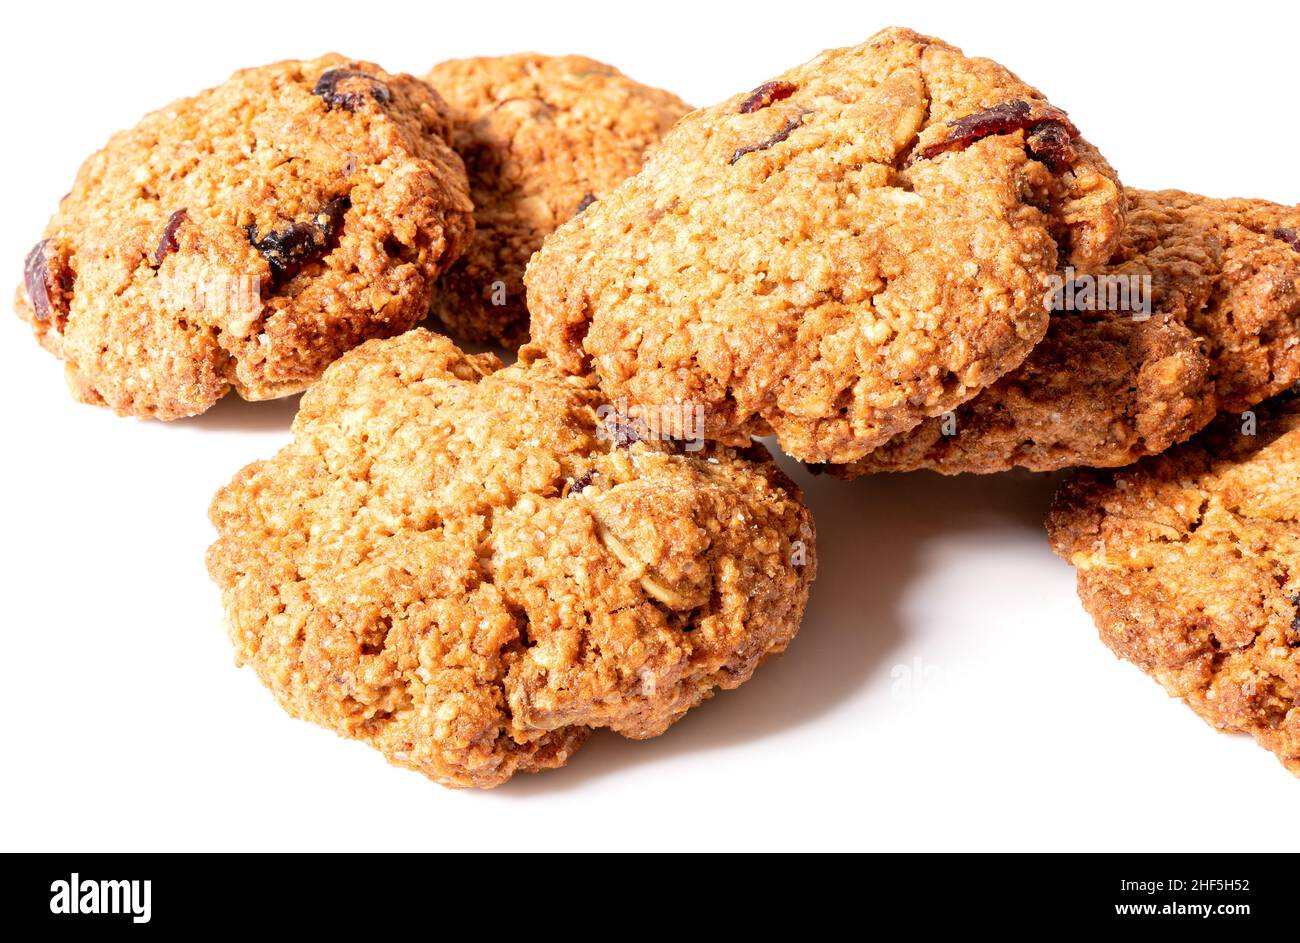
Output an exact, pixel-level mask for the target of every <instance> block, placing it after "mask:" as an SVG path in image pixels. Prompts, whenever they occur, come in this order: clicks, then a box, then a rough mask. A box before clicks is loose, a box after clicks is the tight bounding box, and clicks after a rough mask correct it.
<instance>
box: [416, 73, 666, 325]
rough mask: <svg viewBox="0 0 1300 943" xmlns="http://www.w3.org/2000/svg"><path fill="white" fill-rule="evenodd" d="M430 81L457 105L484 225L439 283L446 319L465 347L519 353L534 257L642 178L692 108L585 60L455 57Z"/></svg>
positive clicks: (462, 149)
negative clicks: (554, 236) (568, 226)
mask: <svg viewBox="0 0 1300 943" xmlns="http://www.w3.org/2000/svg"><path fill="white" fill-rule="evenodd" d="M427 79H428V81H429V83H430V84H432V85H433V86H434V88H436V89H437V90H438V91H439V92H440V93H441V94H442V96H443V98H444V99H446V100H447V102H448V103H449V104H450V105H451V106H452V123H453V130H452V139H451V141H452V146H453V147H455V148H456V150H457V151H458V152H459V153H460V155H461V157H462V158H464V160H465V168H466V170H467V171H468V172H469V182H470V193H471V195H472V197H473V200H474V219H475V222H476V223H477V227H478V228H477V231H476V233H475V236H474V239H473V241H472V242H471V243H470V247H469V250H468V251H467V252H466V253H465V255H464V256H463V257H462V258H461V260H460V261H459V262H458V263H457V264H456V265H455V266H454V267H453V268H452V269H451V271H450V272H448V273H447V276H446V277H445V278H444V279H443V280H442V281H441V282H440V283H439V285H438V288H437V291H436V292H435V294H434V303H433V314H434V317H435V318H436V319H437V320H438V321H439V322H440V323H441V325H442V326H443V327H445V328H446V329H447V331H448V332H449V333H451V334H452V335H453V336H455V337H458V338H461V339H463V340H467V341H473V342H476V343H484V344H486V343H495V344H502V345H504V346H507V347H512V348H513V347H518V346H519V345H520V344H522V343H523V342H524V341H526V340H527V339H528V308H527V306H526V305H525V304H524V267H525V266H526V265H527V264H528V259H529V258H530V257H531V256H532V254H533V253H534V252H536V251H537V249H538V248H540V247H541V244H542V240H543V239H544V238H545V237H546V236H548V235H550V234H551V233H552V232H553V231H554V230H555V228H556V227H557V226H559V225H560V224H561V223H563V222H565V221H567V220H569V219H571V218H572V217H574V216H576V215H577V214H578V213H580V212H582V211H583V210H584V209H586V208H587V207H588V206H590V205H591V204H592V203H593V202H594V201H596V200H598V199H600V198H601V197H603V196H605V195H606V194H607V193H609V192H610V191H611V190H613V189H614V187H616V186H617V185H618V184H620V183H621V182H622V181H624V180H625V179H627V178H628V177H630V176H632V174H634V173H636V172H637V171H638V170H640V169H641V164H642V159H643V156H644V154H645V152H646V150H647V149H648V148H650V147H651V146H652V145H654V144H656V143H658V141H659V139H660V138H662V137H663V135H664V134H665V132H667V131H668V129H669V128H671V127H672V126H673V123H674V122H676V121H677V119H678V118H680V117H681V116H682V115H684V114H686V113H687V112H688V111H690V107H689V106H688V105H686V104H685V103H684V102H683V101H682V100H681V99H679V98H678V97H677V96H676V95H673V94H671V93H670V92H665V91H663V90H661V89H657V88H651V87H650V86H648V85H642V84H641V83H640V82H634V81H633V80H632V79H630V78H628V77H627V76H626V75H624V74H623V73H621V72H619V71H618V70H617V69H615V68H614V67H613V66H610V65H606V64H605V63H603V62H597V61H596V60H595V59H588V58H586V57H585V56H543V55H538V54H537V53H521V54H518V55H512V56H485V57H480V58H474V59H454V60H451V61H449V62H444V63H442V64H440V65H437V66H434V68H433V71H432V72H430V73H429V75H428V76H427Z"/></svg>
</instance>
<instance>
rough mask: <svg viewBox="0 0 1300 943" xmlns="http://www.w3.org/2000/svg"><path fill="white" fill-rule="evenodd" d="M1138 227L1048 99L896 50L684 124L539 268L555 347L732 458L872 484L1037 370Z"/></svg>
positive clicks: (541, 300) (874, 50)
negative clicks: (953, 413)
mask: <svg viewBox="0 0 1300 943" xmlns="http://www.w3.org/2000/svg"><path fill="white" fill-rule="evenodd" d="M1122 217H1123V201H1122V191H1121V188H1120V186H1119V184H1118V182H1117V181H1116V179H1115V176H1114V173H1113V172H1112V171H1111V170H1110V168H1109V167H1108V166H1107V165H1106V163H1105V161H1104V160H1103V159H1102V158H1101V157H1100V155H1098V153H1097V152H1096V150H1095V149H1094V148H1093V147H1092V146H1091V145H1089V144H1088V143H1087V142H1086V141H1084V140H1083V139H1082V138H1081V137H1079V136H1078V133H1077V131H1076V129H1075V127H1074V125H1073V124H1072V123H1071V122H1070V120H1069V119H1068V118H1067V117H1066V115H1065V114H1064V113H1063V112H1061V111H1060V110H1058V109H1056V108H1054V107H1052V106H1051V105H1050V104H1048V103H1047V102H1046V101H1045V100H1044V99H1043V97H1042V96H1041V95H1040V94H1039V93H1038V92H1037V91H1036V90H1035V89H1033V88H1031V87H1030V86H1028V85H1026V84H1024V83H1023V82H1021V81H1020V80H1019V79H1017V78H1016V77H1015V76H1014V75H1012V74H1011V73H1010V72H1008V71H1007V70H1006V69H1004V68H1002V67H1001V66H999V65H997V64H996V63H993V62H990V61H988V60H986V59H971V58H967V57H966V56H964V55H962V53H961V52H960V51H959V50H957V49H954V48H953V47H951V46H948V45H946V44H944V43H942V42H939V41H938V40H934V39H930V38H928V37H924V36H920V35H917V34H916V33H913V32H910V31H908V30H901V29H890V30H886V31H884V32H882V33H879V34H877V35H876V36H874V37H873V38H872V39H870V40H869V41H868V42H866V43H865V44H863V45H861V46H857V47H853V48H849V49H837V50H831V51H828V52H826V53H823V54H822V55H820V56H818V57H817V58H816V59H813V60H812V61H811V62H808V63H806V64H804V65H802V66H799V67H797V68H795V69H792V70H790V71H789V72H786V73H785V74H783V75H781V76H779V77H777V78H776V79H773V80H772V81H770V82H766V83H764V84H763V85H761V86H759V87H758V88H756V89H754V90H752V91H749V92H744V93H741V94H739V95H735V96H733V97H732V98H729V99H727V100H726V101H724V102H722V103H721V104H719V105H715V106H713V107H710V108H703V109H700V110H697V111H695V112H692V113H691V114H690V115H688V116H686V117H685V118H683V119H682V120H681V121H680V122H678V123H677V125H676V126H675V127H674V128H673V130H672V131H670V132H669V133H668V135H667V136H666V137H665V138H664V140H663V142H662V143H661V144H660V145H659V146H658V147H656V148H654V149H653V150H652V152H651V156H650V158H649V159H648V161H647V163H646V167H645V169H643V170H642V171H641V172H640V173H639V174H637V175H636V176H635V177H633V178H632V179H630V180H628V181H627V182H626V183H624V184H623V185H622V186H620V187H619V188H618V189H616V190H615V191H614V192H613V193H612V194H610V195H609V196H608V197H606V198H604V199H601V200H599V201H597V202H596V203H595V204H593V205H592V206H591V207H589V208H588V209H587V210H586V211H585V212H583V213H582V214H580V215H579V216H577V217H576V218H575V219H573V220H571V221H570V222H568V223H566V224H564V225H563V226H561V227H560V228H559V229H558V230H557V231H556V232H555V233H554V234H553V235H552V236H551V237H550V238H549V239H547V241H546V243H545V244H544V245H543V246H542V249H541V250H540V251H539V252H538V253H537V255H535V256H534V257H533V260H532V262H531V263H530V265H529V268H528V273H527V277H526V282H527V286H528V302H529V308H530V310H531V312H532V315H533V322H532V336H533V341H534V342H535V343H537V344H538V345H539V346H541V347H542V348H544V349H545V350H546V351H547V352H548V353H549V354H550V356H551V357H552V358H553V359H554V360H555V362H556V363H557V364H558V365H559V366H560V367H562V368H563V369H566V370H569V371H572V372H581V371H584V370H587V369H588V368H591V369H594V371H595V372H596V373H597V374H598V375H599V377H600V379H601V382H602V385H603V387H604V389H605V391H606V392H607V393H608V394H609V395H610V396H612V397H619V398H626V400H627V401H628V402H629V403H630V404H634V405H636V406H637V407H638V408H645V409H647V410H659V409H661V408H666V407H667V406H669V405H672V404H681V403H687V404H693V405H696V406H699V407H702V408H703V409H704V410H705V423H706V434H707V436H708V437H710V438H714V439H717V440H720V441H724V442H729V443H740V442H744V441H745V440H746V439H747V438H748V436H750V435H751V434H761V433H765V432H768V431H774V432H775V433H776V435H777V437H778V438H779V440H780V442H781V446H782V448H784V449H785V450H786V451H787V452H789V453H790V454H791V455H794V456H795V457H797V458H800V459H803V460H805V461H809V462H849V461H853V460H855V459H857V458H860V457H861V456H863V455H865V454H866V453H867V452H869V451H871V450H872V449H873V448H875V447H876V446H878V445H880V444H881V443H882V442H884V441H885V440H887V439H888V438H889V437H890V436H892V435H894V434H896V433H898V432H901V431H904V430H906V429H910V428H911V427H912V426H914V425H916V424H917V423H918V422H919V421H921V420H922V419H924V418H925V417H927V416H933V415H938V414H940V413H942V412H944V411H945V410H948V409H951V408H952V407H954V406H956V405H958V404H959V403H962V402H964V401H965V400H967V399H969V398H970V397H972V396H974V395H975V394H976V393H978V392H979V391H980V390H981V389H983V388H984V387H986V386H988V385H989V384H990V383H992V382H994V381H995V380H997V378H998V377H1000V376H1001V375H1002V374H1004V373H1006V372H1007V371H1009V370H1011V369H1012V368H1014V367H1016V366H1018V365H1019V364H1020V362H1021V361H1023V360H1024V358H1025V357H1026V356H1027V355H1028V353H1029V351H1030V349H1031V348H1032V347H1033V346H1034V345H1035V344H1036V343H1037V342H1038V341H1039V340H1041V339H1042V336H1043V333H1044V332H1045V331H1046V329H1047V304H1046V300H1045V296H1046V292H1047V288H1048V279H1049V278H1050V276H1051V275H1052V273H1053V272H1054V271H1055V270H1056V269H1057V266H1058V263H1060V264H1063V263H1064V262H1065V261H1067V260H1068V261H1070V262H1071V263H1072V264H1074V265H1076V266H1078V267H1080V268H1087V267H1093V266H1097V265H1100V264H1102V263H1104V262H1105V261H1106V260H1107V259H1108V258H1109V257H1110V255H1111V253H1112V251H1113V249H1114V246H1115V243H1116V240H1117V239H1118V237H1119V234H1120V230H1121V228H1122Z"/></svg>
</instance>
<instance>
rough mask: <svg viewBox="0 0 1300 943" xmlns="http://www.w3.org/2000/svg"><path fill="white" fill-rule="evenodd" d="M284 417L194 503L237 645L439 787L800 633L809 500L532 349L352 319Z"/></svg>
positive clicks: (756, 466) (685, 688)
mask: <svg viewBox="0 0 1300 943" xmlns="http://www.w3.org/2000/svg"><path fill="white" fill-rule="evenodd" d="M293 431H294V441H293V443H292V444H291V445H289V446H287V447H286V448H284V449H282V450H281V451H280V452H279V453H278V454H277V455H276V456H275V457H274V458H272V459H270V460H268V461H264V462H257V463H255V464H253V465H250V466H248V467H247V468H245V469H244V470H243V471H242V472H240V473H239V474H238V475H237V476H236V477H235V479H234V480H233V482H232V483H231V484H230V485H229V486H227V487H226V488H225V489H223V490H222V491H221V492H219V493H218V494H217V496H216V497H215V499H214V500H213V503H212V509H211V518H212V521H213V523H214V524H215V525H216V528H217V531H218V535H219V536H218V540H217V541H216V543H215V544H213V546H212V547H211V549H210V550H209V553H208V568H209V572H210V573H211V575H212V578H213V579H214V580H215V581H216V583H217V584H218V585H219V586H220V587H221V591H222V599H223V602H224V607H225V613H226V624H227V628H228V632H229V635H230V639H231V641H232V643H233V644H234V647H235V652H236V656H237V659H238V661H240V662H242V663H246V664H249V665H252V666H253V668H254V670H256V672H257V673H258V675H259V676H260V677H261V679H262V680H263V682H265V683H266V685H267V686H268V687H270V688H271V690H272V691H273V692H274V693H275V696H276V697H277V699H278V700H279V701H280V703H281V705H282V706H283V707H284V708H285V709H286V710H288V711H289V713H291V714H293V715H295V716H297V717H301V718H305V719H308V720H312V721H315V722H316V723H318V724H321V725H322V726H325V727H328V728H330V729H332V730H334V731H336V732H338V733H340V734H342V735H344V736H347V737H352V738H355V739H358V740H361V741H363V742H365V743H368V744H370V745H371V746H373V747H375V748H376V749H378V750H379V751H380V752H381V753H383V754H384V756H386V757H387V758H388V759H389V760H390V761H391V762H393V763H396V764H398V765H401V766H406V767H409V768H411V769H414V770H418V771H419V772H421V773H424V774H425V775H426V776H428V777H430V778H432V779H434V780H436V781H437V782H440V783H442V784H444V785H448V786H480V787H486V786H494V785H497V784H499V783H501V782H504V781H505V780H506V779H508V778H510V776H511V775H512V774H514V773H516V772H520V771H534V770H539V769H545V768H548V767H555V766H559V765H562V764H563V763H564V762H565V761H566V760H567V759H568V758H569V757H570V756H571V755H572V753H573V752H574V750H576V749H577V748H578V746H579V745H580V744H581V743H582V741H583V738H584V737H585V736H586V735H587V733H588V732H589V731H590V730H591V729H592V728H596V727H608V728H610V729H612V730H615V731H617V732H618V733H620V734H623V735H624V736H627V737H632V738H645V737H653V736H656V735H658V734H660V733H662V732H663V731H664V730H665V729H666V728H667V727H668V726H669V725H670V724H672V723H673V722H674V721H675V720H677V719H678V718H679V717H681V716H682V715H683V714H684V713H685V712H686V711H687V710H689V709H690V708H691V707H693V706H694V705H696V704H698V703H700V702H701V701H703V700H704V699H706V698H708V697H709V696H711V695H712V693H713V692H714V691H715V690H716V689H719V688H723V689H726V688H734V687H736V686H738V685H740V684H742V683H743V682H744V681H746V680H748V678H749V677H750V675H751V674H752V673H753V671H754V669H755V668H756V667H757V666H758V664H759V663H760V662H762V661H763V660H764V659H765V658H766V657H767V656H768V655H770V654H773V653H775V652H779V651H781V650H782V649H784V648H785V646H786V645H787V643H789V641H790V640H791V639H792V638H793V637H794V635H795V633H796V632H797V631H798V628H799V623H800V619H801V617H802V614H803V611H804V606H805V604H806V602H807V598H808V590H809V586H810V584H811V582H812V580H813V576H814V573H815V570H816V558H815V553H814V546H813V544H814V532H813V522H812V518H811V516H810V515H809V513H808V510H807V509H806V508H805V507H804V505H803V502H802V498H801V496H800V493H799V490H798V488H797V487H796V486H795V485H794V484H793V483H792V482H791V481H790V480H789V479H787V478H786V477H785V476H784V475H783V474H782V473H781V472H780V470H779V469H778V468H777V467H776V465H775V464H774V463H773V462H772V461H771V459H770V457H769V456H768V455H767V453H766V452H765V451H764V450H763V449H762V447H761V446H757V445H756V446H754V447H752V448H749V449H746V450H743V451H737V450H733V449H730V448H726V447H722V446H714V445H705V444H704V443H703V442H699V443H695V444H693V445H692V444H687V445H686V446H683V445H682V444H680V443H674V442H671V441H666V440H662V439H660V438H658V437H650V436H648V434H647V433H648V430H647V429H646V427H644V426H643V425H641V424H639V423H636V422H635V421H631V420H628V419H627V417H624V416H622V415H621V414H619V413H617V412H611V411H610V409H609V407H608V406H607V405H606V404H605V403H604V401H603V399H602V397H601V396H600V394H599V393H598V392H597V390H596V388H595V386H594V383H593V382H592V381H591V380H588V379H584V378H581V377H570V376H564V375H562V374H560V373H559V372H558V371H556V370H555V369H554V368H553V367H552V366H551V365H550V364H548V363H547V362H546V361H544V360H537V359H529V358H527V357H525V358H523V359H521V362H520V363H518V364H516V365H515V366H512V367H507V368H504V369H503V368H502V367H501V364H500V362H499V361H498V360H497V359H496V358H495V357H494V356H492V355H490V354H484V355H476V356H471V355H466V354H464V353H462V352H461V351H459V350H458V349H457V348H456V347H454V346H453V345H452V343H451V342H450V341H449V340H447V339H446V338H444V337H441V336H439V335H436V334H432V333H430V332H428V331H425V330H422V329H416V330H414V331H411V332H409V333H407V334H405V335H403V336H401V337H399V338H393V339H390V340H386V341H371V342H370V343H367V344H365V345H363V346H361V347H360V348H358V349H357V350H355V351H353V352H352V353H350V354H348V355H346V356H345V357H343V358H342V359H341V360H339V361H338V362H337V363H335V364H334V365H333V366H331V367H330V368H329V369H328V370H326V372H325V375H324V377H323V378H322V379H321V380H320V381H319V382H318V383H317V384H316V385H315V386H313V387H312V388H311V390H309V391H308V392H307V394H306V395H305V396H304V397H303V401H302V405H301V408H300V411H299V413H298V417H297V419H296V420H295V422H294V427H293ZM697 446H698V447H697Z"/></svg>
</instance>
